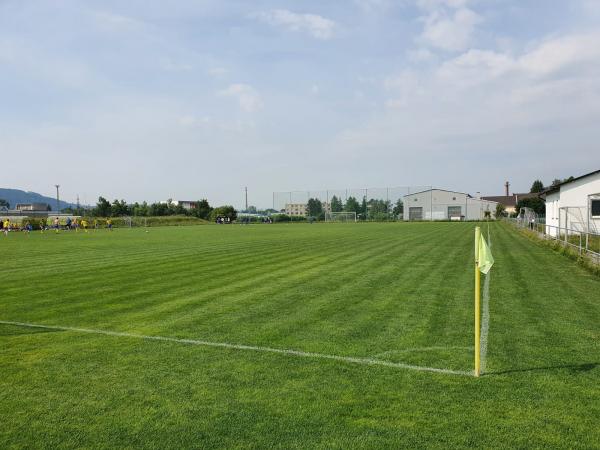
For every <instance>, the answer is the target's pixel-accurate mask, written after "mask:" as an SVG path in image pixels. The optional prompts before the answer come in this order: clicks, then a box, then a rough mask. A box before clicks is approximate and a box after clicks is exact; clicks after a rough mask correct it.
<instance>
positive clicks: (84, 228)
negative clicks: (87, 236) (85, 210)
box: [81, 219, 88, 233]
mask: <svg viewBox="0 0 600 450" xmlns="http://www.w3.org/2000/svg"><path fill="white" fill-rule="evenodd" d="M81 228H83V231H85V232H86V233H87V232H88V221H87V220H85V219H83V220H82V221H81Z"/></svg>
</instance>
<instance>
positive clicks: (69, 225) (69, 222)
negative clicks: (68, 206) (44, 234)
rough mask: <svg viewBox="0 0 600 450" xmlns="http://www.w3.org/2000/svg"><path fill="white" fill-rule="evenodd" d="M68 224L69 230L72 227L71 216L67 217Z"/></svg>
mask: <svg viewBox="0 0 600 450" xmlns="http://www.w3.org/2000/svg"><path fill="white" fill-rule="evenodd" d="M66 225H67V231H69V230H70V229H71V218H70V217H67V222H66Z"/></svg>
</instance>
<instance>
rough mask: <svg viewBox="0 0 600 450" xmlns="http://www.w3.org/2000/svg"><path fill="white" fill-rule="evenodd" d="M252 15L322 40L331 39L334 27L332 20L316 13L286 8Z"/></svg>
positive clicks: (263, 20)
mask: <svg viewBox="0 0 600 450" xmlns="http://www.w3.org/2000/svg"><path fill="white" fill-rule="evenodd" d="M253 17H254V18H257V19H259V20H261V21H262V22H265V23H268V24H269V25H272V26H280V27H283V28H285V29H287V30H289V31H295V32H304V33H308V34H309V35H311V36H312V37H314V38H316V39H323V40H326V39H331V38H332V37H333V34H334V31H335V27H336V24H335V22H334V21H332V20H329V19H327V18H325V17H322V16H319V15H317V14H301V13H295V12H292V11H288V10H286V9H274V10H271V11H263V12H260V13H257V14H254V15H253Z"/></svg>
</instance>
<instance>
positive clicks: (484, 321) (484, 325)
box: [479, 223, 492, 373]
mask: <svg viewBox="0 0 600 450" xmlns="http://www.w3.org/2000/svg"><path fill="white" fill-rule="evenodd" d="M487 235H488V236H487V237H488V246H489V247H490V250H491V249H492V239H491V237H490V224H489V223H488V229H487ZM491 275H492V271H491V270H490V271H489V272H488V273H487V274H486V276H485V281H484V282H483V307H482V311H481V315H482V318H481V335H480V337H479V347H480V355H481V373H484V372H485V366H486V360H487V346H488V334H489V329H490V278H491Z"/></svg>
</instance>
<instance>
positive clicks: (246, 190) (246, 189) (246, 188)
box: [244, 186, 248, 212]
mask: <svg viewBox="0 0 600 450" xmlns="http://www.w3.org/2000/svg"><path fill="white" fill-rule="evenodd" d="M244 190H245V192H246V212H248V186H246V187H245V188H244Z"/></svg>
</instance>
